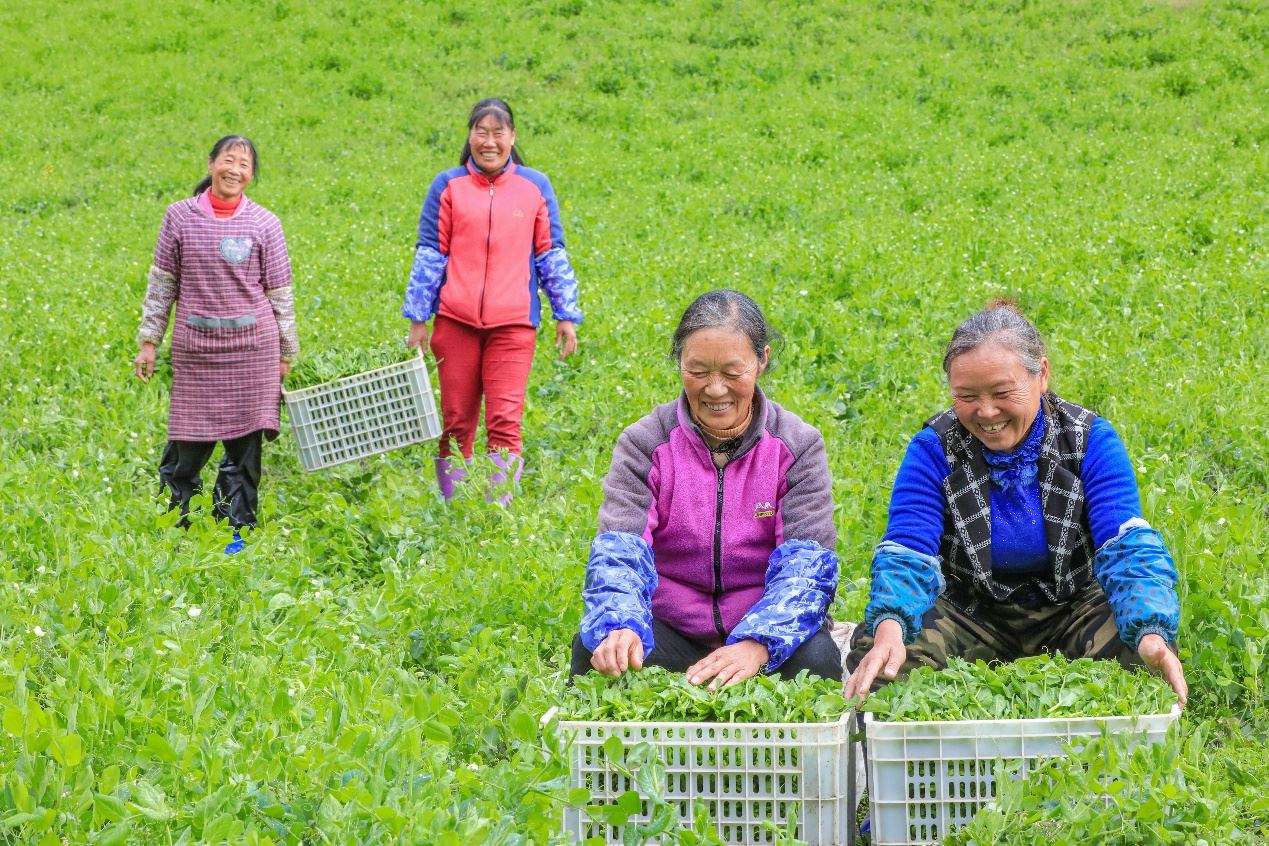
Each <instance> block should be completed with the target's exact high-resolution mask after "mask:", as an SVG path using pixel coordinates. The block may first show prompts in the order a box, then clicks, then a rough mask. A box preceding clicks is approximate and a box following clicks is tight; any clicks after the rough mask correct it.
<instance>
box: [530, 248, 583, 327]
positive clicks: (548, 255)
mask: <svg viewBox="0 0 1269 846" xmlns="http://www.w3.org/2000/svg"><path fill="white" fill-rule="evenodd" d="M533 262H534V266H535V267H536V268H537V271H538V280H539V282H540V283H541V285H542V288H543V289H544V290H545V291H546V296H547V299H549V300H550V301H551V316H552V317H554V318H555V319H556V320H571V321H572V322H573V323H581V322H582V310H581V307H580V306H579V305H578V303H577V274H576V273H574V272H573V265H572V264H571V263H570V262H569V260H568V253H567V252H565V250H564V248H563V247H552V248H551V249H549V250H546V251H544V252H543V253H541V254H540V255H539V256H538V257H537V258H535V259H534V260H533Z"/></svg>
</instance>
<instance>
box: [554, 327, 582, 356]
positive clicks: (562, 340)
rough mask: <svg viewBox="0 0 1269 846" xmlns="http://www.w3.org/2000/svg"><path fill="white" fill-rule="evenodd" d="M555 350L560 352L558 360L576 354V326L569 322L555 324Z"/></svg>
mask: <svg viewBox="0 0 1269 846" xmlns="http://www.w3.org/2000/svg"><path fill="white" fill-rule="evenodd" d="M555 348H556V349H557V350H559V351H560V358H562V359H563V358H568V357H569V356H570V355H572V354H573V353H575V352H577V324H576V323H574V322H573V321H571V320H559V321H556V323H555Z"/></svg>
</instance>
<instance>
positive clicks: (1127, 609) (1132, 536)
mask: <svg viewBox="0 0 1269 846" xmlns="http://www.w3.org/2000/svg"><path fill="white" fill-rule="evenodd" d="M1093 572H1094V574H1095V575H1096V576H1097V582H1098V584H1100V585H1101V586H1102V590H1104V591H1105V592H1106V599H1107V601H1108V602H1109V603H1110V610H1111V611H1112V612H1113V613H1114V615H1115V624H1116V625H1117V626H1118V627H1119V637H1120V639H1121V640H1123V642H1124V643H1126V644H1128V646H1129V647H1131V648H1132V649H1134V650H1135V649H1136V648H1137V644H1138V643H1140V642H1141V639H1142V638H1143V637H1145V636H1146V635H1148V634H1158V635H1162V636H1163V639H1164V640H1166V641H1167V642H1168V643H1176V634H1177V626H1178V623H1179V620H1180V616H1181V605H1180V601H1179V600H1178V599H1177V594H1176V583H1177V572H1176V565H1175V564H1174V563H1173V561H1172V556H1171V555H1170V554H1169V553H1168V548H1167V546H1165V545H1164V543H1163V537H1162V536H1161V535H1160V534H1159V533H1158V532H1157V531H1156V530H1155V529H1152V528H1151V527H1150V524H1149V523H1147V522H1146V521H1145V520H1142V519H1140V518H1134V519H1132V520H1128V521H1127V522H1125V523H1124V524H1123V525H1122V526H1121V527H1120V528H1119V534H1118V535H1116V536H1115V537H1114V538H1111V539H1110V540H1109V541H1107V542H1106V543H1105V544H1103V545H1102V547H1101V549H1099V550H1097V554H1096V555H1094V556H1093Z"/></svg>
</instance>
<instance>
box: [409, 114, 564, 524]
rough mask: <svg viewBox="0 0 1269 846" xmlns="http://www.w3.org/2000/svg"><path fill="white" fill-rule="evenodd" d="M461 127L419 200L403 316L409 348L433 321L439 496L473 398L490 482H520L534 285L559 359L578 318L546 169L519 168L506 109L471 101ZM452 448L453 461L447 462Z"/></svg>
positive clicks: (535, 315)
mask: <svg viewBox="0 0 1269 846" xmlns="http://www.w3.org/2000/svg"><path fill="white" fill-rule="evenodd" d="M467 129H468V135H467V143H466V144H465V145H464V146H463V152H462V156H461V157H460V159H459V167H456V168H453V169H452V170H447V171H444V172H443V173H441V174H439V175H438V176H437V177H436V179H434V180H433V181H432V187H431V189H430V190H429V191H428V192H427V199H426V200H424V202H423V211H422V213H421V214H420V216H419V239H418V245H417V249H416V251H415V255H414V266H413V268H412V269H411V271H410V280H409V282H408V283H407V285H406V290H405V305H404V307H403V308H402V309H401V312H402V314H404V315H405V316H406V317H407V318H409V319H410V322H411V325H410V337H409V344H410V346H412V347H413V346H417V345H419V344H423V345H426V344H427V343H428V326H427V321H428V320H429V319H431V318H433V317H435V319H436V320H435V323H434V325H433V327H432V332H431V345H432V354H433V355H435V356H436V361H437V371H438V373H439V375H440V382H441V416H442V420H443V423H444V431H443V433H442V435H441V444H440V456H439V457H438V458H437V459H436V478H437V481H438V482H439V484H440V487H441V493H442V495H443V496H444V497H445V498H446V499H449V498H450V497H452V496H453V495H454V485H455V484H456V483H457V482H459V481H460V480H461V479H462V478H463V477H464V476H465V475H466V473H467V467H468V465H469V464H470V462H471V458H472V452H473V446H474V442H475V439H476V423H477V420H478V418H479V415H480V403H481V399H482V398H483V399H484V402H485V429H486V433H487V436H488V442H487V451H488V454H489V458H490V459H491V460H492V461H493V463H494V465H495V470H494V477H493V483H494V484H495V485H497V484H499V483H500V482H502V481H505V480H506V479H507V478H508V477H513V478H514V479H518V478H519V476H520V468H521V463H522V462H521V458H520V455H521V443H520V421H521V418H522V416H523V413H524V394H525V388H526V387H527V385H528V381H529V368H530V367H531V366H532V364H533V348H534V342H535V338H536V335H537V325H538V321H539V318H540V311H541V304H540V301H539V298H538V288H539V286H540V287H541V288H542V289H544V290H545V291H546V294H547V297H548V298H549V299H550V302H551V316H552V317H554V318H555V321H556V324H555V345H556V347H557V348H558V349H559V351H560V357H561V358H564V357H566V356H568V355H571V354H572V353H573V352H574V351H576V349H577V330H576V325H577V324H578V323H580V322H581V320H582V313H581V310H580V309H579V308H578V305H577V277H576V276H575V275H574V273H573V268H572V265H571V264H570V263H569V260H568V253H567V252H566V251H565V249H564V230H563V227H561V225H560V212H559V205H558V204H557V203H556V200H555V192H554V191H553V190H552V189H551V183H550V181H549V180H548V179H547V178H546V176H545V175H544V174H542V173H539V172H538V171H536V170H532V169H530V168H528V167H525V166H524V161H523V159H522V157H521V156H520V151H519V149H518V148H517V147H516V131H515V119H514V118H513V116H512V114H511V107H510V106H508V105H507V104H506V103H505V102H503V101H502V100H498V99H495V98H491V99H487V100H481V101H480V102H479V103H477V104H476V106H475V108H473V109H472V112H471V117H470V118H469V119H468V121H467ZM454 444H457V447H458V450H459V451H460V452H461V453H462V457H463V461H462V462H455V461H452V460H451V453H452V450H453V448H454ZM503 450H505V451H506V455H505V456H504V455H503V454H502V451H503ZM509 498H510V494H509V493H505V494H503V497H502V501H503V502H506V501H507V500H508V499H509Z"/></svg>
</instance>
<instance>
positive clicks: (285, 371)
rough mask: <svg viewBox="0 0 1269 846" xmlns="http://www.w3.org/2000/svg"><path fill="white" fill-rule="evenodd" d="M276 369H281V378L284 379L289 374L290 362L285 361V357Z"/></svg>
mask: <svg viewBox="0 0 1269 846" xmlns="http://www.w3.org/2000/svg"><path fill="white" fill-rule="evenodd" d="M278 369H279V370H281V371H282V378H283V379H285V378H286V377H287V376H289V375H290V374H291V362H289V361H287V360H286V359H285V358H284V359H282V364H281V366H280V367H279V368H278Z"/></svg>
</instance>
